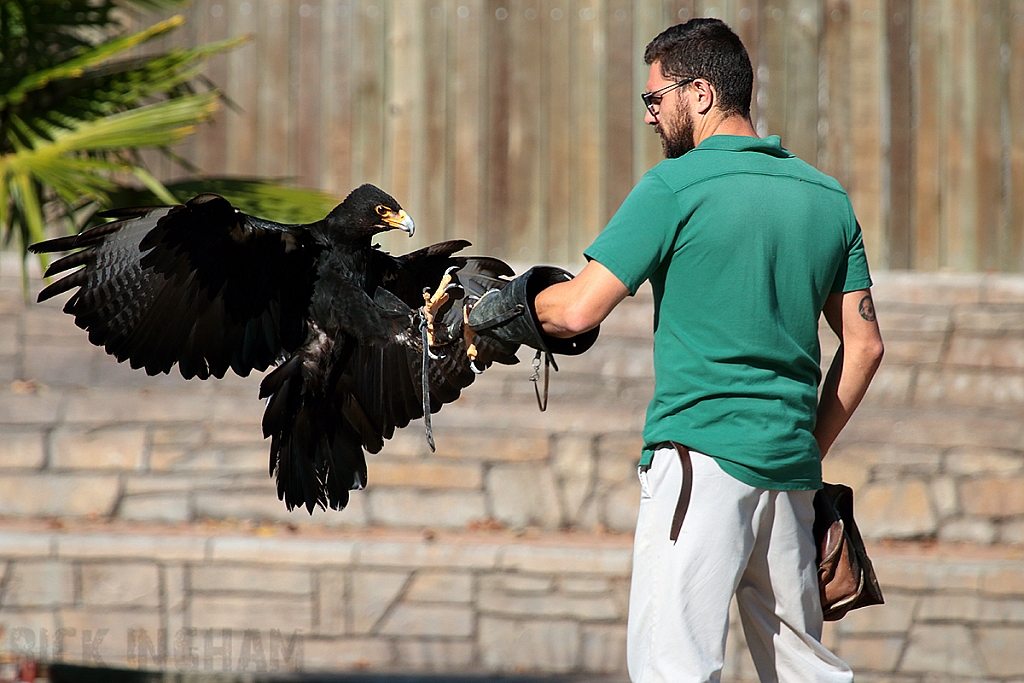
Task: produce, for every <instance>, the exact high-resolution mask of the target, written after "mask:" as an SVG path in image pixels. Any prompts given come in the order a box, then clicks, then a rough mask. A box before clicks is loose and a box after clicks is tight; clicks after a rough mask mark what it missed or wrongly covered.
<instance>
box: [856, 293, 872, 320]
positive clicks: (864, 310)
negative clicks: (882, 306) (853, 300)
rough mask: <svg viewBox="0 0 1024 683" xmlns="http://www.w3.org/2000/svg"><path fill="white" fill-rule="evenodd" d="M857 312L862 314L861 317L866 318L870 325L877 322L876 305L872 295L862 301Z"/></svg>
mask: <svg viewBox="0 0 1024 683" xmlns="http://www.w3.org/2000/svg"><path fill="white" fill-rule="evenodd" d="M857 312H858V313H860V317H862V318H864V319H865V320H867V321H868V322H869V323H873V322H875V304H874V302H873V301H871V295H870V294H868V295H867V296H865V297H864V298H863V299H861V300H860V305H859V306H857Z"/></svg>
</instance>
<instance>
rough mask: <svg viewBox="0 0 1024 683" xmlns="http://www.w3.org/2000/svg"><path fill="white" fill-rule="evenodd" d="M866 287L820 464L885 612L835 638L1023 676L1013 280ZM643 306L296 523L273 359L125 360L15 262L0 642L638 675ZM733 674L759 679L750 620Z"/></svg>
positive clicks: (932, 667) (901, 666) (937, 666)
mask: <svg viewBox="0 0 1024 683" xmlns="http://www.w3.org/2000/svg"><path fill="white" fill-rule="evenodd" d="M37 287H38V282H35V281H33V282H32V283H30V285H29V290H30V291H36V289H37ZM875 296H876V300H877V301H876V303H877V309H878V314H879V320H880V322H881V324H882V327H883V334H884V336H885V340H886V359H885V362H884V364H883V367H882V369H881V370H880V372H879V374H878V377H877V379H876V381H875V383H874V384H873V386H872V389H871V390H870V392H869V395H868V397H867V398H866V399H865V403H864V405H863V407H862V409H861V410H860V411H859V412H858V414H857V415H856V416H855V418H854V420H853V422H852V423H851V425H850V426H849V427H848V429H847V430H846V432H844V434H843V436H842V437H841V439H840V441H839V442H838V443H837V445H836V447H835V450H834V452H833V453H832V454H831V455H830V457H829V458H828V459H827V460H826V478H828V479H830V480H833V481H844V482H846V483H849V484H851V485H853V486H854V487H855V488H856V490H857V496H858V497H857V505H858V519H859V520H860V523H861V526H862V530H863V531H864V533H865V535H866V536H867V537H868V538H869V539H871V540H872V545H871V548H870V550H871V552H872V555H873V557H874V558H875V560H876V565H877V568H878V573H879V576H880V578H881V580H882V583H883V588H884V590H885V593H886V598H887V604H886V605H885V606H883V607H876V608H870V609H866V610H862V611H860V612H857V613H854V614H852V615H851V616H849V617H847V618H846V619H844V620H843V621H842V622H839V624H838V625H832V626H830V628H829V629H828V630H827V633H826V638H827V640H828V642H829V643H830V644H831V645H832V646H834V647H835V648H836V650H837V651H838V652H839V654H840V655H841V656H843V657H844V658H846V659H847V660H848V661H850V663H851V664H852V665H853V666H854V667H855V668H856V670H857V671H858V673H859V674H860V676H859V680H865V681H899V682H901V683H902V682H906V683H911V682H913V683H919V682H920V683H924V681H960V680H964V681H966V680H970V681H1010V680H1018V681H1019V680H1021V679H1022V678H1024V658H1021V657H1019V654H1018V652H1017V649H1019V644H1020V643H1024V279H1022V278H1013V277H998V276H990V275H984V276H951V275H907V274H894V273H882V274H880V275H879V276H878V277H877V284H876V287H875ZM650 325H651V311H650V300H649V294H647V293H642V294H641V295H639V296H637V297H636V298H635V299H634V300H629V301H627V302H625V303H624V304H623V305H622V306H620V307H619V308H618V309H617V310H616V311H615V312H614V313H613V316H612V318H610V319H609V321H608V322H607V323H606V324H605V326H604V328H603V332H602V337H601V340H600V342H599V343H598V345H597V346H596V347H595V348H594V349H593V350H591V351H590V352H588V353H587V354H586V355H585V356H582V357H580V358H566V359H560V365H561V367H562V370H561V372H559V373H557V374H554V375H553V376H552V385H551V399H550V406H549V409H548V411H547V412H546V413H539V412H538V411H537V407H536V404H535V400H534V397H533V386H532V384H531V383H530V382H529V380H528V377H529V374H530V367H529V362H528V361H529V358H528V357H527V356H526V354H522V355H523V358H524V361H526V362H524V363H522V364H520V365H519V366H515V367H512V368H494V369H492V370H490V371H488V372H487V373H486V374H485V375H483V376H482V377H480V378H479V379H478V381H477V382H476V384H474V385H473V386H472V387H470V388H469V389H468V390H467V391H466V392H465V393H464V396H463V398H462V399H460V400H459V401H457V402H456V403H454V404H452V405H449V406H446V407H445V408H444V409H443V410H442V411H441V412H440V413H439V414H437V415H435V418H434V429H435V438H436V441H437V445H438V449H437V452H436V453H434V454H431V453H430V452H429V450H428V449H427V447H426V443H425V439H424V437H423V431H422V423H414V424H413V425H411V426H410V427H409V428H407V429H405V430H402V431H400V432H399V433H398V434H397V435H396V437H395V439H393V440H392V441H390V442H389V443H388V444H387V445H386V446H385V448H384V451H383V452H382V453H381V454H379V455H377V456H371V458H370V461H369V478H370V485H369V488H368V489H367V490H366V491H363V492H357V493H354V494H353V497H352V503H351V504H350V506H349V508H348V509H346V510H345V511H343V512H341V513H336V512H330V513H323V512H321V511H318V512H317V513H316V514H314V515H313V516H312V517H310V516H309V515H307V514H306V513H305V512H298V511H297V512H293V513H289V512H287V511H286V510H285V509H284V506H283V504H281V503H280V502H279V501H278V500H277V498H276V495H275V489H274V484H273V482H272V480H271V479H270V478H269V477H268V476H267V444H266V443H265V442H264V441H263V440H262V439H261V438H260V427H259V423H260V416H261V411H262V404H261V402H260V401H259V400H258V399H257V398H256V394H257V387H258V383H259V377H250V378H247V379H241V378H235V377H231V378H226V379H225V380H221V381H213V382H199V381H195V380H193V381H190V382H186V381H185V380H182V379H181V378H180V377H178V376H160V377H147V376H146V375H145V374H144V373H142V372H136V371H131V370H129V369H128V368H126V367H125V366H123V365H118V364H117V363H115V362H114V361H113V360H112V359H110V358H109V357H107V356H106V355H105V354H104V353H103V352H102V351H101V350H99V349H96V348H93V347H91V346H90V345H89V344H88V343H87V341H86V339H85V333H84V332H82V331H81V330H79V329H78V328H76V327H75V326H74V325H73V324H72V322H71V320H70V318H69V317H68V316H66V315H63V314H62V313H60V304H59V303H52V302H51V303H47V304H45V305H41V306H39V305H32V306H27V307H26V306H25V305H24V304H23V299H22V295H21V287H20V283H19V281H18V278H17V265H16V263H14V262H13V261H11V260H9V259H7V260H5V261H4V262H3V267H2V270H0V435H2V438H0V628H3V629H5V631H4V633H3V634H0V652H2V651H7V652H9V653H13V652H16V651H24V652H33V653H35V655H36V656H42V657H43V658H44V659H45V658H50V659H65V660H68V661H93V662H95V661H96V657H100V658H102V660H103V661H104V662H106V663H108V664H111V663H115V664H116V663H120V664H126V665H129V666H149V667H151V666H155V665H163V666H167V667H169V668H184V669H189V668H193V669H195V668H197V669H199V670H203V669H204V668H206V667H207V661H209V666H210V667H212V668H213V669H216V670H218V671H220V670H222V669H223V668H224V667H225V666H226V667H228V668H230V669H231V670H235V671H238V670H241V669H245V670H248V671H252V670H256V668H257V667H259V666H261V665H262V666H266V667H268V668H273V667H275V666H276V667H279V668H282V669H289V668H302V669H309V670H315V669H339V668H369V669H370V670H379V669H413V670H428V669H435V670H445V671H455V670H505V671H517V670H537V671H551V672H574V673H584V672H587V673H590V674H592V675H595V676H598V675H607V676H611V677H612V678H613V679H615V680H623V672H624V624H625V618H626V603H627V596H628V578H629V561H630V553H629V546H630V540H631V539H630V535H629V532H630V530H631V529H632V526H633V523H634V521H635V514H636V507H637V502H638V501H637V498H638V487H637V485H636V482H635V461H636V458H637V455H638V452H639V448H640V440H639V431H640V427H641V425H642V422H643V413H644V408H645V405H646V401H647V399H648V398H649V396H650V392H651V382H652V365H651V358H650V346H651V337H650ZM823 340H824V347H825V356H826V362H827V357H828V356H829V355H830V354H831V353H832V352H833V351H834V346H835V344H834V341H832V335H831V333H830V332H827V331H825V333H824V334H823ZM71 629H74V633H72V631H71ZM104 629H105V630H106V632H105V634H104V636H103V638H102V639H101V640H100V641H97V638H98V634H99V633H100V632H101V631H103V630H104ZM58 636H59V637H58ZM229 645H230V654H228V646H229ZM159 657H163V659H162V660H159V661H157V659H156V658H159ZM727 673H728V679H729V680H732V681H748V680H753V679H754V676H753V672H752V668H751V666H750V664H749V660H748V658H747V657H746V654H745V651H744V649H743V646H742V634H741V633H740V632H739V631H738V630H737V632H736V633H735V634H733V635H732V636H731V637H730V659H729V665H728V671H727Z"/></svg>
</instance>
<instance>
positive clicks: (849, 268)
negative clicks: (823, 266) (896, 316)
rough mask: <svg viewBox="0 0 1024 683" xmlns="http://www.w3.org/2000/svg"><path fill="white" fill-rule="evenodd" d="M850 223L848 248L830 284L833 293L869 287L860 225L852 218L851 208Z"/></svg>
mask: <svg viewBox="0 0 1024 683" xmlns="http://www.w3.org/2000/svg"><path fill="white" fill-rule="evenodd" d="M850 222H851V224H852V225H853V230H852V235H851V236H850V247H849V248H848V249H847V251H846V256H845V258H844V259H843V261H842V263H840V264H839V270H838V271H836V279H835V280H834V281H833V282H832V292H833V293H836V292H844V293H845V292H856V291H857V290H858V289H867V288H868V287H870V286H871V274H870V273H869V272H868V258H867V256H866V255H865V254H864V236H863V235H862V234H861V230H860V223H858V222H857V219H856V218H854V216H853V207H850Z"/></svg>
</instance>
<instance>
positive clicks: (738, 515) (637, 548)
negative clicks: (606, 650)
mask: <svg viewBox="0 0 1024 683" xmlns="http://www.w3.org/2000/svg"><path fill="white" fill-rule="evenodd" d="M690 458H691V461H692V462H693V493H692V495H691V498H690V507H689V510H688V511H687V513H686V518H685V520H684V522H683V526H682V530H681V532H680V534H679V540H678V542H677V543H675V544H673V543H672V541H671V540H669V531H670V527H671V525H672V515H673V513H674V511H675V507H676V501H677V500H678V498H679V488H680V485H681V483H682V466H681V464H680V462H679V456H678V455H677V453H676V452H675V450H674V449H672V448H663V449H660V450H658V451H656V452H655V454H654V461H653V462H652V463H651V467H650V469H648V470H646V471H644V468H641V470H640V486H641V497H640V516H639V518H638V519H637V525H636V526H637V528H636V540H635V541H634V548H633V580H632V586H631V588H630V596H629V627H628V636H627V647H626V649H627V662H628V666H629V677H630V680H632V681H633V683H691V682H692V683H711V682H717V681H718V680H719V679H720V676H721V673H722V666H723V664H724V662H725V637H726V632H727V631H728V628H729V603H730V601H731V600H732V596H733V594H735V595H736V599H737V603H738V604H739V611H740V618H741V621H742V623H743V629H744V633H745V634H746V638H747V644H748V646H749V648H750V654H751V656H752V658H753V660H754V665H755V667H756V668H757V673H758V677H759V678H760V679H761V681H762V682H769V681H771V682H775V681H781V682H782V683H819V682H820V683H825V682H828V683H849V681H852V680H853V673H852V672H851V671H850V668H849V667H848V666H847V665H846V664H845V663H844V662H843V661H842V660H840V659H839V658H838V657H836V656H835V655H834V654H832V653H831V652H830V651H829V650H828V649H827V648H826V647H825V646H823V645H822V644H821V642H820V640H821V624H822V619H821V605H820V603H819V601H818V600H819V598H818V589H817V570H816V566H815V557H814V555H815V551H814V539H813V537H812V534H811V528H812V524H813V522H814V507H813V502H812V501H813V499H814V491H772V490H768V489H761V488H756V487H753V486H749V485H747V484H744V483H742V482H740V481H738V480H736V479H734V478H733V477H731V476H729V475H728V474H726V473H725V472H723V471H722V469H721V468H720V467H719V466H718V464H717V463H716V462H715V461H714V460H713V459H712V458H710V457H708V456H706V455H704V454H702V453H697V452H695V451H691V455H690Z"/></svg>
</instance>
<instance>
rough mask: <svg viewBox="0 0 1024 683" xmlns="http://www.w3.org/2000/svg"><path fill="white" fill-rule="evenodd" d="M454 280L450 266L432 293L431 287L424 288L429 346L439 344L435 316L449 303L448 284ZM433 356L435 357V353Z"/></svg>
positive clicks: (424, 315)
mask: <svg viewBox="0 0 1024 683" xmlns="http://www.w3.org/2000/svg"><path fill="white" fill-rule="evenodd" d="M451 281H452V269H451V268H449V269H448V270H447V271H445V274H444V277H442V278H441V283H440V284H439V285H438V286H437V289H436V290H434V293H433V294H431V293H430V290H429V289H424V290H423V317H424V318H426V320H427V346H437V344H436V343H435V340H434V316H435V315H437V312H438V311H439V310H440V309H441V307H442V306H444V305H445V304H446V303H448V292H447V291H446V290H447V289H448V285H449V284H450V283H451ZM431 357H432V358H435V360H436V357H434V356H433V355H432V356H431Z"/></svg>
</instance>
